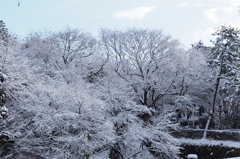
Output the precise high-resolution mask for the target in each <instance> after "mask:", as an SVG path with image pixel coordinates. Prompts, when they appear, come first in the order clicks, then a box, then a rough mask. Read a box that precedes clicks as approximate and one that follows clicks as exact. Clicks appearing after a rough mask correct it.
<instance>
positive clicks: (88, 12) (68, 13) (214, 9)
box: [0, 0, 240, 46]
mask: <svg viewBox="0 0 240 159" xmlns="http://www.w3.org/2000/svg"><path fill="white" fill-rule="evenodd" d="M18 2H20V3H21V5H20V7H18ZM239 6H240V0H0V16H1V17H0V19H3V20H4V21H5V22H6V24H7V27H8V28H9V29H10V31H11V32H14V33H16V34H18V35H20V36H21V37H23V36H25V35H26V34H27V33H29V32H32V31H44V30H52V31H54V30H60V29H64V28H65V27H67V26H70V27H73V28H75V27H78V28H80V29H82V30H84V31H88V32H91V33H93V34H97V32H98V31H99V29H100V28H103V27H107V28H111V29H126V28H131V27H136V28H149V29H162V30H163V31H164V33H165V34H170V35H172V36H173V38H177V39H179V40H180V42H181V43H182V44H184V45H185V46H189V44H191V43H194V42H196V41H198V40H203V41H204V42H208V41H209V39H210V35H211V33H212V32H213V31H214V28H216V27H219V26H220V25H222V24H231V25H233V26H235V27H240V15H238V13H237V12H238V10H239Z"/></svg>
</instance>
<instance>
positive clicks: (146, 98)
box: [142, 90, 148, 106]
mask: <svg viewBox="0 0 240 159" xmlns="http://www.w3.org/2000/svg"><path fill="white" fill-rule="evenodd" d="M147 102H148V91H146V90H144V92H143V102H142V103H143V105H146V106H147V104H148V103H147Z"/></svg>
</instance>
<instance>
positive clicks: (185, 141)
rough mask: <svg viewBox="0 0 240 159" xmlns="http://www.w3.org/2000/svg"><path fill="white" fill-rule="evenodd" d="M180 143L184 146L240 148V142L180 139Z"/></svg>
mask: <svg viewBox="0 0 240 159" xmlns="http://www.w3.org/2000/svg"><path fill="white" fill-rule="evenodd" d="M179 141H180V143H182V144H192V145H213V146H224V147H234V148H240V142H235V141H223V140H209V139H188V138H180V139H179Z"/></svg>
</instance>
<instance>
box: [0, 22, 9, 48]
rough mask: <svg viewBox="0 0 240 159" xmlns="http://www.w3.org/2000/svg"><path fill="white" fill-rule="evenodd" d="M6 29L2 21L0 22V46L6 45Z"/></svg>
mask: <svg viewBox="0 0 240 159" xmlns="http://www.w3.org/2000/svg"><path fill="white" fill-rule="evenodd" d="M8 38H9V34H8V29H7V27H6V25H5V23H4V21H3V20H0V42H1V44H4V45H7V43H8Z"/></svg>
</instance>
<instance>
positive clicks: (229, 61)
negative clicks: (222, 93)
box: [209, 26, 240, 120]
mask: <svg viewBox="0 0 240 159" xmlns="http://www.w3.org/2000/svg"><path fill="white" fill-rule="evenodd" d="M239 33H240V32H239V30H237V29H235V28H233V27H230V26H229V27H227V26H222V27H221V28H220V29H219V30H217V32H216V33H215V34H214V35H216V36H217V37H216V40H215V41H213V45H214V46H213V47H212V50H211V57H210V60H209V64H210V67H211V68H214V69H215V70H216V83H215V90H214V96H213V103H212V115H211V117H212V120H213V117H214V113H215V103H216V99H217V94H218V91H219V86H220V80H221V79H223V80H224V81H229V80H231V79H232V78H235V77H236V75H237V71H238V68H237V66H238V64H239V55H240V54H239V47H240V41H239Z"/></svg>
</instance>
